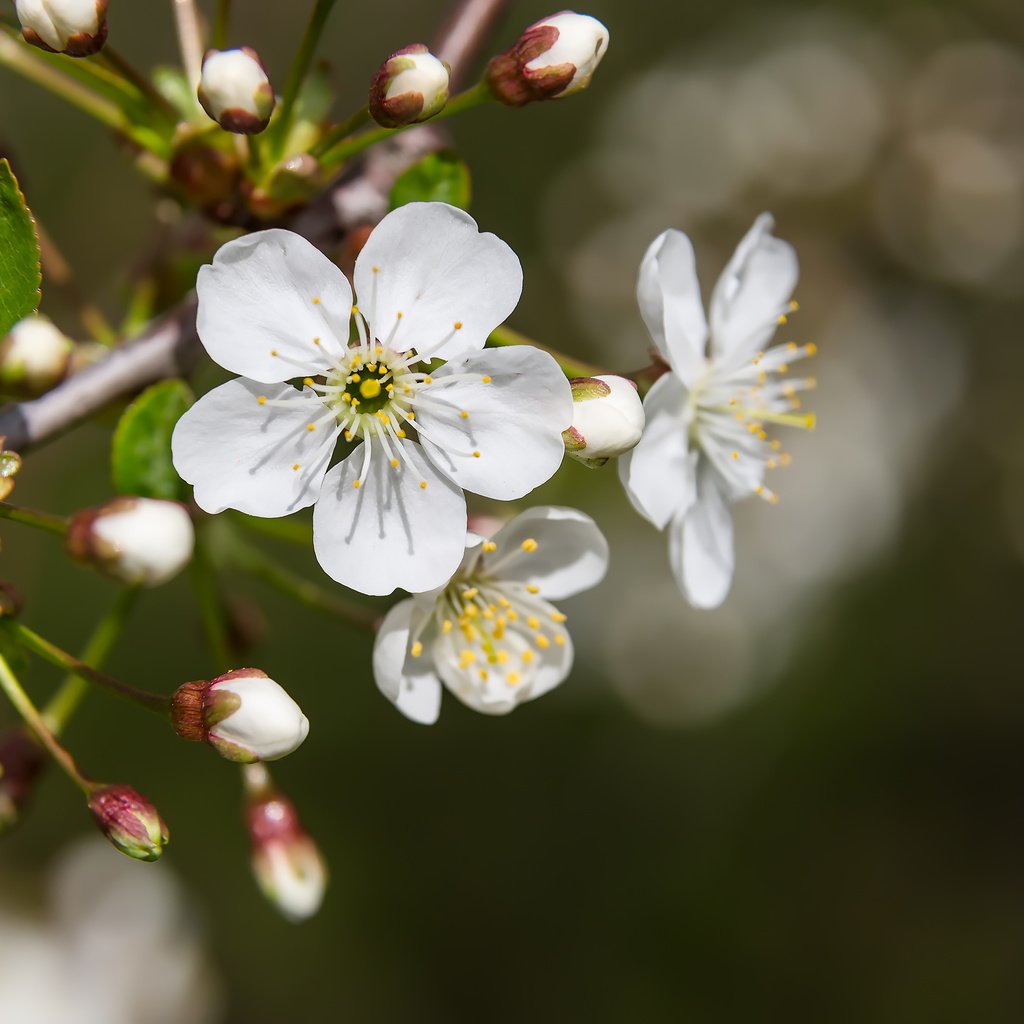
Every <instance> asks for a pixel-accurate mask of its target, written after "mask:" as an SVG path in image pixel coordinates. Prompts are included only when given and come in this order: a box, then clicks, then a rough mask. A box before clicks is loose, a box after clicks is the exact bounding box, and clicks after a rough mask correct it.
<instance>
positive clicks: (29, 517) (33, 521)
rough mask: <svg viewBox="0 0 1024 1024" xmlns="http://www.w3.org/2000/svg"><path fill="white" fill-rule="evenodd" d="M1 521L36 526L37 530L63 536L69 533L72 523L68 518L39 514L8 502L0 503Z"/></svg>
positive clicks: (48, 513)
mask: <svg viewBox="0 0 1024 1024" xmlns="http://www.w3.org/2000/svg"><path fill="white" fill-rule="evenodd" d="M0 519H9V520H10V521H11V522H12V523H24V524H25V525H26V526H34V527H35V528H36V529H37V530H46V531H47V532H49V533H58V534H60V535H61V536H63V535H64V534H65V533H67V532H68V526H69V525H70V523H71V520H70V519H69V518H67V517H66V516H56V515H53V514H51V513H50V512H37V511H36V510H35V509H31V508H22V507H21V506H19V505H8V504H7V503H6V502H0Z"/></svg>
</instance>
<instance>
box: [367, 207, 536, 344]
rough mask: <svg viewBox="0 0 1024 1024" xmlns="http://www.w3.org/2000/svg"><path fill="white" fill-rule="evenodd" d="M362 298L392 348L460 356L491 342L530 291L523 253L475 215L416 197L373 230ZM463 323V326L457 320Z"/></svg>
mask: <svg viewBox="0 0 1024 1024" xmlns="http://www.w3.org/2000/svg"><path fill="white" fill-rule="evenodd" d="M353 280H354V282H355V288H356V297H357V300H358V302H359V309H360V311H361V312H362V314H363V316H365V317H366V319H367V321H368V323H369V324H370V327H371V330H372V332H373V333H374V334H375V335H376V336H377V337H378V338H379V339H381V340H382V341H387V342H388V344H390V345H391V347H392V348H395V349H398V350H400V351H406V350H409V349H413V348H415V350H416V351H417V352H418V353H419V354H420V355H421V356H424V357H428V358H438V359H454V358H459V357H461V356H465V355H468V354H469V353H470V352H476V351H478V350H480V349H482V348H483V347H484V342H485V341H486V340H487V336H488V335H489V334H490V333H491V331H493V330H494V328H495V327H497V326H498V325H499V324H501V323H503V322H504V321H505V320H506V319H507V318H508V316H509V314H510V313H511V312H512V310H513V309H515V308H516V304H517V303H518V302H519V296H520V295H521V294H522V290H523V269H522V266H521V265H520V263H519V257H518V256H516V254H515V253H514V252H513V251H512V250H511V249H510V248H509V247H508V245H506V244H505V243H504V242H503V241H502V240H501V239H500V238H498V237H497V236H496V235H492V234H490V233H481V232H480V231H479V229H478V228H477V224H476V221H475V220H473V218H472V217H470V215H469V214H468V213H465V212H464V211H462V210H459V209H456V208H455V207H454V206H449V205H448V204H447V203H409V204H408V205H406V206H402V207H399V208H398V209H397V210H394V211H392V212H391V213H389V214H388V215H387V216H386V217H385V218H384V219H383V220H382V221H381V222H380V223H379V224H378V225H377V227H376V228H374V230H373V233H372V234H371V235H370V237H369V239H368V240H367V242H366V245H365V246H363V250H362V252H360V254H359V257H358V258H357V259H356V266H355V273H354V275H353ZM457 325H458V326H457Z"/></svg>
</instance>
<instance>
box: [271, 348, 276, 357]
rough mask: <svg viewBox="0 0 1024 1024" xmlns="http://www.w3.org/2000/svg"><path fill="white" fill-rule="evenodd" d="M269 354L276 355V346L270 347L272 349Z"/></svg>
mask: <svg viewBox="0 0 1024 1024" xmlns="http://www.w3.org/2000/svg"><path fill="white" fill-rule="evenodd" d="M270 354H271V355H272V356H276V355H277V349H276V348H272V349H271V350H270Z"/></svg>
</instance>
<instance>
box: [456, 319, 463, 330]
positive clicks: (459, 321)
mask: <svg viewBox="0 0 1024 1024" xmlns="http://www.w3.org/2000/svg"><path fill="white" fill-rule="evenodd" d="M455 330H457V331H461V330H462V321H461V320H456V321H455Z"/></svg>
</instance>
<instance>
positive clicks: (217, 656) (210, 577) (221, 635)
mask: <svg viewBox="0 0 1024 1024" xmlns="http://www.w3.org/2000/svg"><path fill="white" fill-rule="evenodd" d="M192 589H193V591H194V592H195V595H196V604H197V605H198V607H199V615H200V618H201V619H202V622H203V632H204V633H205V634H206V642H207V644H208V645H209V648H210V654H211V655H212V657H213V661H214V668H215V669H216V671H217V672H218V673H219V672H227V671H228V669H230V667H231V664H232V662H233V660H234V659H233V658H232V655H231V643H230V641H229V639H228V619H227V615H226V613H225V610H224V602H223V600H222V599H221V596H220V591H219V590H218V589H217V577H216V573H215V571H214V567H213V563H212V561H211V560H210V552H209V550H208V549H207V546H206V543H205V541H204V539H203V538H197V541H196V549H195V554H194V555H193V556H192Z"/></svg>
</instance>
